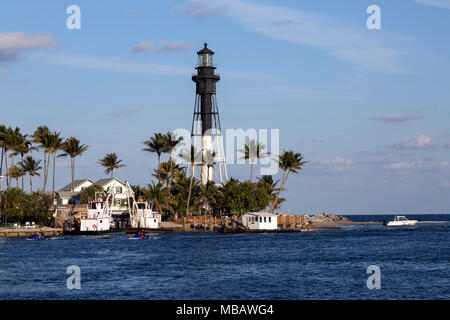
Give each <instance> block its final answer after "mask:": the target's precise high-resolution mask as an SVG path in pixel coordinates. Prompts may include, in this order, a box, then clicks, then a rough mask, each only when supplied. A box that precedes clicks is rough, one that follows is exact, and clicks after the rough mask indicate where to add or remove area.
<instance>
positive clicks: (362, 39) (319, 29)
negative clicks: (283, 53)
mask: <svg viewBox="0 0 450 320" xmlns="http://www.w3.org/2000/svg"><path fill="white" fill-rule="evenodd" d="M186 5H187V8H188V9H187V14H188V15H190V16H196V15H193V14H189V12H190V11H189V10H191V11H192V10H194V12H196V11H195V10H196V9H195V8H198V7H201V8H202V11H201V12H202V13H204V14H203V15H205V13H206V12H208V11H207V9H208V8H209V9H210V11H211V10H212V11H214V13H220V14H221V15H223V16H225V17H228V18H230V19H232V20H234V21H236V22H237V23H239V24H241V25H242V26H243V27H245V28H246V29H249V30H251V31H253V32H256V33H259V34H263V35H265V36H267V37H269V38H272V39H277V40H281V41H286V42H291V43H296V44H300V45H306V46H310V47H317V48H321V49H323V50H325V51H326V52H327V53H328V54H329V55H330V56H333V57H335V58H337V59H340V60H343V61H346V62H350V63H352V64H354V65H356V66H357V67H359V68H361V69H365V70H371V71H385V72H402V71H403V70H402V69H401V68H400V67H399V66H398V60H399V56H400V53H399V52H398V51H397V50H394V49H392V48H390V47H389V46H387V45H386V39H387V38H389V37H390V35H389V34H388V32H387V31H383V34H382V35H376V34H375V33H373V32H372V33H369V32H368V31H367V32H363V31H361V30H360V29H361V28H357V27H349V26H348V25H347V24H346V23H345V22H343V21H339V20H336V19H333V18H330V17H327V16H324V15H319V14H314V13H310V12H306V11H301V10H297V9H290V8H287V7H284V6H266V5H259V4H253V3H247V2H242V1H235V0H226V1H225V0H215V1H205V0H201V1H194V0H190V1H187V2H186ZM217 8H220V10H218V9H217ZM213 9H215V10H213ZM391 35H392V34H391ZM378 36H380V38H377V37H378ZM381 36H382V37H383V38H381ZM396 40H397V41H398V38H397V39H396Z"/></svg>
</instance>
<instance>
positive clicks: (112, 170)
mask: <svg viewBox="0 0 450 320" xmlns="http://www.w3.org/2000/svg"><path fill="white" fill-rule="evenodd" d="M113 178H114V169H111V179H113Z"/></svg>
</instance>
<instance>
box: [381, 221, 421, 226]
mask: <svg viewBox="0 0 450 320" xmlns="http://www.w3.org/2000/svg"><path fill="white" fill-rule="evenodd" d="M417 222H418V221H417V220H408V221H389V222H386V223H385V224H384V225H385V226H388V227H401V226H413V225H415V224H416V223H417Z"/></svg>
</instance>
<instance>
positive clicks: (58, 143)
mask: <svg viewBox="0 0 450 320" xmlns="http://www.w3.org/2000/svg"><path fill="white" fill-rule="evenodd" d="M60 134H61V133H59V132H56V131H55V132H53V133H52V134H51V135H50V145H49V149H48V152H49V154H50V155H52V157H53V183H52V194H53V196H55V170H56V153H57V152H58V151H59V150H61V148H62V146H63V138H62V137H60ZM47 165H48V164H47Z"/></svg>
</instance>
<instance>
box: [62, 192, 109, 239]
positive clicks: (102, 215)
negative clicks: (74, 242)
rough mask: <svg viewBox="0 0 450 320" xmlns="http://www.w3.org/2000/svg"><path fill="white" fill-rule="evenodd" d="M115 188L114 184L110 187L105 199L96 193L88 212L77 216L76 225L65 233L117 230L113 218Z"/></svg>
mask: <svg viewBox="0 0 450 320" xmlns="http://www.w3.org/2000/svg"><path fill="white" fill-rule="evenodd" d="M115 189H116V188H115V187H114V186H113V187H112V188H110V189H109V191H108V193H107V195H106V200H105V201H103V199H102V196H101V194H100V193H96V194H95V200H94V201H91V202H88V203H87V213H80V214H78V215H77V216H75V227H74V228H70V230H65V231H64V234H81V235H98V234H102V233H109V232H115V231H116V230H114V229H113V228H114V225H113V224H114V223H113V219H112V206H113V204H114V201H115Z"/></svg>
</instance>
